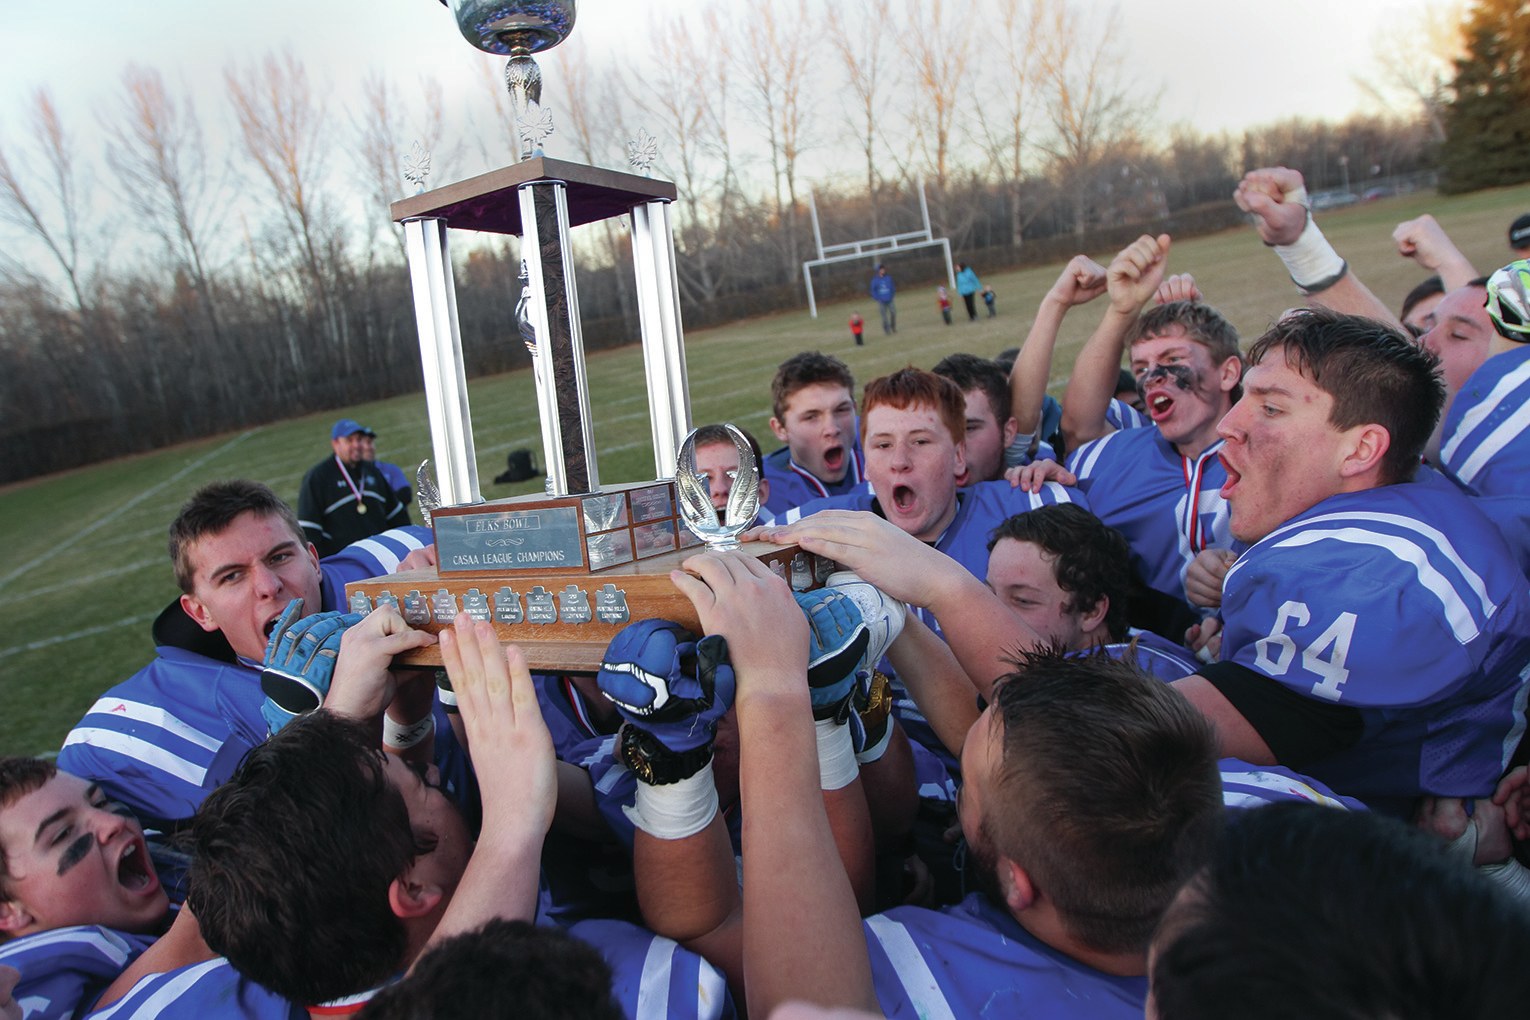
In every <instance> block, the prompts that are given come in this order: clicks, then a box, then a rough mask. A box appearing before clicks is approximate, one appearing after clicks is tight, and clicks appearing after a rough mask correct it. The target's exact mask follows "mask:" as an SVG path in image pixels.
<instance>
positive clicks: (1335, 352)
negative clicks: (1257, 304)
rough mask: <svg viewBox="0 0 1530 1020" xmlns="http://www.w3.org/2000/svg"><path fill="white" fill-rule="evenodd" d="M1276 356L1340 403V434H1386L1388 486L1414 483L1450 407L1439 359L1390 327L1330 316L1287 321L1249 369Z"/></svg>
mask: <svg viewBox="0 0 1530 1020" xmlns="http://www.w3.org/2000/svg"><path fill="white" fill-rule="evenodd" d="M1277 348H1279V349H1281V350H1283V351H1284V352H1285V358H1286V364H1287V365H1288V366H1290V367H1291V368H1293V369H1295V370H1296V371H1298V372H1300V373H1301V374H1302V375H1304V376H1306V377H1307V378H1308V379H1311V380H1312V382H1313V384H1314V385H1315V386H1317V387H1318V388H1319V389H1321V390H1322V391H1323V392H1324V393H1327V394H1328V395H1329V396H1330V397H1332V398H1333V410H1332V411H1330V412H1329V415H1328V423H1329V424H1330V425H1332V426H1333V427H1334V428H1336V429H1340V430H1344V429H1351V428H1354V427H1355V426H1356V425H1367V424H1374V425H1380V426H1381V427H1382V428H1384V429H1386V430H1387V435H1388V436H1389V437H1390V439H1391V445H1390V446H1388V447H1387V452H1386V454H1385V455H1384V456H1383V457H1382V461H1381V482H1382V484H1383V485H1390V484H1392V483H1394V482H1405V481H1408V480H1409V479H1411V478H1412V477H1413V476H1414V474H1415V473H1416V472H1417V471H1418V465H1419V460H1420V459H1421V458H1422V457H1423V455H1424V446H1425V444H1427V443H1428V442H1429V436H1430V434H1431V433H1432V432H1434V426H1435V423H1437V422H1438V421H1439V420H1440V408H1442V407H1443V406H1444V405H1445V382H1444V380H1442V379H1441V378H1440V372H1439V364H1440V361H1439V359H1438V358H1437V357H1435V356H1434V355H1433V354H1432V353H1430V352H1429V351H1428V350H1426V349H1425V348H1424V347H1423V345H1421V344H1419V343H1417V342H1416V341H1413V340H1410V339H1409V338H1407V337H1405V336H1403V335H1402V334H1401V333H1399V332H1398V331H1397V330H1395V329H1393V328H1392V327H1391V326H1388V325H1387V324H1386V323H1384V322H1377V321H1376V320H1375V319H1366V318H1362V317H1361V316H1358V315H1343V314H1341V313H1339V312H1335V311H1332V310H1331V309H1327V308H1302V309H1299V310H1297V311H1295V312H1292V313H1291V314H1289V315H1286V316H1284V317H1283V318H1281V320H1280V321H1279V322H1277V323H1275V325H1273V326H1271V327H1270V328H1269V329H1268V330H1266V331H1265V334H1264V335H1263V336H1261V337H1260V338H1259V339H1258V340H1256V341H1255V342H1254V346H1253V347H1250V348H1249V351H1248V363H1249V364H1250V365H1257V364H1259V363H1260V362H1261V361H1263V360H1264V358H1265V356H1266V355H1267V354H1269V353H1270V352H1271V351H1273V350H1275V349H1277Z"/></svg>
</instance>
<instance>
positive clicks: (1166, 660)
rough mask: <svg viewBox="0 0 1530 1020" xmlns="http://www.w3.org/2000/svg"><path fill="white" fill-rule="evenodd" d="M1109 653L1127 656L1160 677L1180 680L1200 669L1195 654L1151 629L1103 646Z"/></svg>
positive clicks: (1138, 631)
mask: <svg viewBox="0 0 1530 1020" xmlns="http://www.w3.org/2000/svg"><path fill="white" fill-rule="evenodd" d="M1100 649H1101V650H1102V651H1103V652H1105V654H1107V655H1109V656H1111V657H1112V658H1115V659H1126V658H1127V657H1128V655H1130V661H1131V662H1133V663H1135V664H1136V665H1137V668H1139V669H1141V670H1142V671H1143V672H1144V673H1146V674H1148V675H1149V676H1155V677H1157V678H1158V679H1160V680H1166V681H1167V680H1179V679H1182V678H1184V677H1187V676H1189V675H1190V674H1191V673H1194V672H1195V671H1196V670H1198V669H1200V666H1199V664H1198V660H1197V659H1196V657H1195V653H1194V652H1192V651H1191V650H1190V649H1188V648H1186V647H1185V646H1184V645H1177V644H1175V643H1174V642H1172V641H1170V640H1169V639H1168V638H1166V637H1160V636H1159V635H1157V634H1154V633H1153V632H1152V631H1150V630H1133V631H1132V632H1131V633H1130V634H1129V635H1128V636H1127V639H1126V640H1125V641H1117V642H1113V643H1111V644H1108V645H1101V646H1100Z"/></svg>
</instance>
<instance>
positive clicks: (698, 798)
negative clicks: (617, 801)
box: [622, 762, 717, 839]
mask: <svg viewBox="0 0 1530 1020" xmlns="http://www.w3.org/2000/svg"><path fill="white" fill-rule="evenodd" d="M622 814H624V815H626V816H627V818H628V819H629V820H630V821H631V822H632V824H633V825H636V826H637V827H638V828H639V829H642V830H643V831H644V832H646V833H648V835H650V836H652V837H654V838H655V839H684V838H685V837H687V836H694V835H695V834H696V833H698V832H700V831H701V830H702V829H705V828H706V827H707V824H708V823H709V822H711V821H712V819H713V818H714V817H715V816H716V815H717V786H716V784H714V783H713V782H712V763H711V762H707V763H706V764H705V765H703V766H702V767H701V769H700V770H699V771H698V772H697V773H696V774H695V775H693V776H687V777H686V778H684V779H677V780H675V781H674V782H673V783H665V784H664V785H662V786H650V785H649V784H647V783H638V784H637V800H636V801H635V802H634V803H633V805H632V806H631V807H626V806H624V807H623V808H622Z"/></svg>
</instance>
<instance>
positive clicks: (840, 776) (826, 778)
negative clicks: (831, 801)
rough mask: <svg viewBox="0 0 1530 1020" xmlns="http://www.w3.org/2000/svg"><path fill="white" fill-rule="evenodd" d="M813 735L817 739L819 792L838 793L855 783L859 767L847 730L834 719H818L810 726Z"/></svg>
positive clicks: (859, 772) (848, 730)
mask: <svg viewBox="0 0 1530 1020" xmlns="http://www.w3.org/2000/svg"><path fill="white" fill-rule="evenodd" d="M813 731H814V734H815V735H816V736H817V737H818V788H819V789H820V790H839V789H842V788H844V787H846V786H849V785H850V784H851V783H853V782H855V780H856V777H858V776H859V775H860V774H861V767H860V765H858V764H857V763H856V760H855V744H854V742H852V741H851V739H850V727H848V726H846V725H845V724H844V723H838V722H835V721H834V720H833V719H819V720H817V721H816V722H814V723H813Z"/></svg>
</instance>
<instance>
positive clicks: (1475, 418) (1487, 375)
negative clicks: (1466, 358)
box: [1440, 347, 1530, 574]
mask: <svg viewBox="0 0 1530 1020" xmlns="http://www.w3.org/2000/svg"><path fill="white" fill-rule="evenodd" d="M1527 429H1530V347H1521V348H1519V349H1517V350H1512V351H1506V352H1504V353H1503V354H1498V355H1494V356H1493V357H1491V358H1489V359H1487V360H1486V361H1484V362H1483V363H1482V364H1481V365H1480V366H1478V368H1477V371H1475V372H1473V373H1472V374H1471V377H1470V378H1468V379H1467V380H1466V383H1465V385H1463V386H1462V387H1461V390H1460V392H1459V393H1457V394H1456V399H1455V400H1454V401H1453V402H1452V403H1451V405H1450V413H1448V414H1447V415H1446V416H1445V428H1444V431H1443V433H1442V436H1443V438H1442V440H1441V443H1440V461H1441V466H1442V468H1443V469H1444V471H1445V473H1446V474H1448V475H1450V476H1451V477H1452V478H1454V479H1455V481H1456V482H1457V483H1459V484H1460V485H1461V486H1463V487H1464V488H1465V489H1466V490H1467V491H1468V492H1470V493H1471V494H1472V495H1474V496H1477V497H1479V499H1478V508H1479V509H1480V510H1482V512H1483V513H1484V514H1486V515H1487V516H1488V519H1489V520H1491V521H1492V522H1493V523H1494V524H1496V525H1497V526H1498V530H1499V531H1500V532H1502V533H1503V536H1504V539H1505V541H1507V542H1508V544H1509V547H1510V548H1511V549H1513V550H1514V553H1515V555H1516V556H1517V557H1518V558H1519V564H1520V569H1521V571H1523V572H1524V573H1526V574H1530V500H1527V499H1526V497H1527V496H1530V431H1527Z"/></svg>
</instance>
